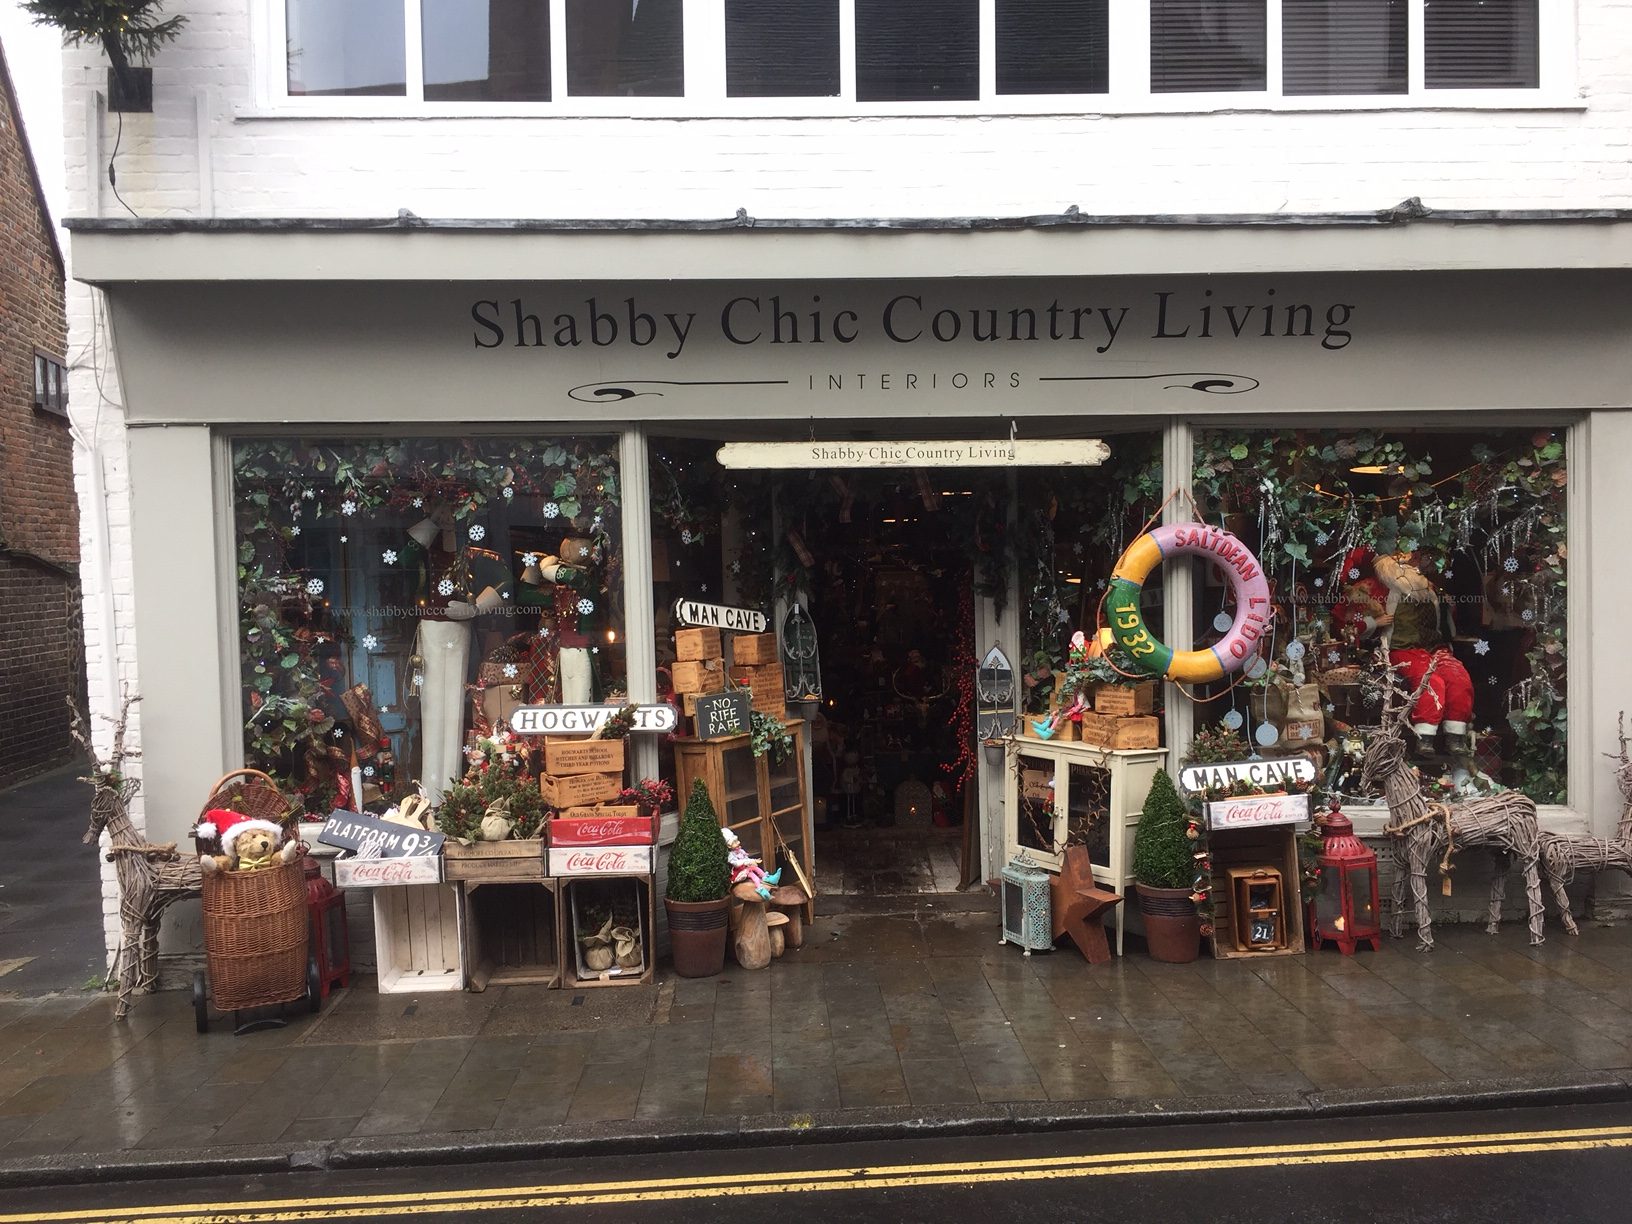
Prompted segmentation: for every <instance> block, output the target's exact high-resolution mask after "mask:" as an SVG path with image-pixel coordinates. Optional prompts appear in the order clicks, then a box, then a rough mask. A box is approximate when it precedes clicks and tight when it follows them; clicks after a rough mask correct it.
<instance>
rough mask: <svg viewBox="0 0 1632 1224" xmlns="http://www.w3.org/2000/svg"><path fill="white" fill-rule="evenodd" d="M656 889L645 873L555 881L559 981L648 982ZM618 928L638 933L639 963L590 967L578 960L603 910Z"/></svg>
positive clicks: (582, 983) (589, 983) (653, 951)
mask: <svg viewBox="0 0 1632 1224" xmlns="http://www.w3.org/2000/svg"><path fill="white" fill-rule="evenodd" d="M655 897H656V889H655V888H654V887H653V884H652V877H651V876H650V875H647V874H645V873H636V874H631V875H622V876H590V877H578V878H575V879H566V880H562V881H561V985H562V986H563V987H566V988H568V989H576V988H578V987H591V986H639V985H641V984H642V983H646V982H650V981H651V980H652V977H653V972H652V971H653V967H654V964H655V962H656V959H657V949H656V946H655V943H654V939H655V936H654V932H655V931H656V928H657V914H656V910H655V908H654V907H655V904H656V902H655V900H654V898H655ZM608 913H610V915H611V917H612V919H613V922H614V923H615V924H616V925H618V926H628V927H630V929H632V930H637V931H638V932H639V935H640V951H641V963H640V965H638V966H628V967H624V966H614V967H612V968H610V969H603V970H598V971H597V970H593V969H591V968H590V967H589V966H588V965H587V964H586V963H585V961H584V951H585V946H584V941H583V938H582V937H583V936H585V935H593V934H595V933H596V932H597V931H599V930H600V928H601V926H602V925H604V923H605V920H606V916H607V914H608Z"/></svg>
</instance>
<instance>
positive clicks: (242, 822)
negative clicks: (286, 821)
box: [194, 809, 300, 875]
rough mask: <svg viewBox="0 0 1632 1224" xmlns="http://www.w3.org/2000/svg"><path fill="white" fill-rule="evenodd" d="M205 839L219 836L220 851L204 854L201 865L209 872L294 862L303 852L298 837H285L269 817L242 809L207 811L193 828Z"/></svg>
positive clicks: (197, 834)
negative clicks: (255, 815)
mask: <svg viewBox="0 0 1632 1224" xmlns="http://www.w3.org/2000/svg"><path fill="white" fill-rule="evenodd" d="M194 834H195V836H197V837H198V838H200V839H201V840H204V841H209V840H212V839H216V838H219V839H220V841H221V850H222V853H221V854H209V853H205V854H201V855H199V856H198V859H199V866H200V867H202V868H203V870H204V873H205V874H206V875H208V874H210V873H211V872H216V871H258V870H259V869H261V868H262V867H275V866H279V865H281V864H283V863H292V862H294V860H295V859H296V858H297V857H299V855H300V843H299V842H298V841H288V842H286V841H284V838H283V829H282V827H281V826H280V825H277V824H275V823H274V822H272V821H270V820H260V819H258V818H255V817H251V816H245V815H244V814H243V813H242V812H232V811H227V810H224V809H216V810H214V811H210V812H206V813H205V814H204V819H203V820H202V821H201V822H200V823H199V826H198V828H197V829H195V830H194Z"/></svg>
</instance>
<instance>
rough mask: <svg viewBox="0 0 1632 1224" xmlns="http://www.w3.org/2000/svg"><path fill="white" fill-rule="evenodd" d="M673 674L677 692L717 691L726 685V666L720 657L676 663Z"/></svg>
mask: <svg viewBox="0 0 1632 1224" xmlns="http://www.w3.org/2000/svg"><path fill="white" fill-rule="evenodd" d="M673 675H674V691H675V692H677V693H717V692H719V691H720V690H721V689H723V688H724V687H725V668H724V667H723V666H722V665H721V664H720V661H719V660H718V659H703V660H700V661H697V662H685V663H676V664H675V665H674V668H673Z"/></svg>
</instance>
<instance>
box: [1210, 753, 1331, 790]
mask: <svg viewBox="0 0 1632 1224" xmlns="http://www.w3.org/2000/svg"><path fill="white" fill-rule="evenodd" d="M1314 780H1315V765H1314V762H1313V761H1311V760H1309V758H1308V757H1287V758H1286V759H1285V760H1284V761H1220V762H1219V763H1217V764H1216V765H1191V766H1189V767H1187V768H1185V769H1181V770H1179V785H1180V786H1182V787H1184V789H1185V790H1187V791H1204V790H1223V789H1225V788H1226V787H1230V786H1234V785H1235V784H1236V783H1237V782H1246V783H1248V784H1249V785H1252V786H1257V787H1262V788H1264V789H1269V788H1272V787H1274V788H1278V787H1282V786H1285V785H1286V784H1287V783H1288V782H1313V781H1314Z"/></svg>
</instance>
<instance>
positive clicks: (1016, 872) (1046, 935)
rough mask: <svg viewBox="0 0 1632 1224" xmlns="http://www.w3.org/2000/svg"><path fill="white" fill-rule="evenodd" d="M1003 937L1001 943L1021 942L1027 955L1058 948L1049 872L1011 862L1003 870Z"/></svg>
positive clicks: (1001, 876) (1001, 877)
mask: <svg viewBox="0 0 1632 1224" xmlns="http://www.w3.org/2000/svg"><path fill="white" fill-rule="evenodd" d="M1000 880H1001V883H1002V894H1003V899H1002V905H1003V937H1002V938H1001V939H999V940H998V941H997V942H998V943H1000V944H1006V943H1012V944H1019V945H1020V946H1021V947H1022V948H1024V949H1025V950H1026V955H1027V956H1030V955H1031V954H1032V953H1033V952H1047V951H1050V950H1051V949H1052V948H1053V947H1054V898H1053V895H1052V894H1051V892H1050V890H1049V887H1048V881H1049V875H1048V872H1046V871H1038V870H1037V869H1036V868H1035V867H1027V866H1026V865H1025V864H1024V863H1010V864H1009V865H1008V866H1007V867H1005V868H1003V870H1002V872H1001V873H1000Z"/></svg>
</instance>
